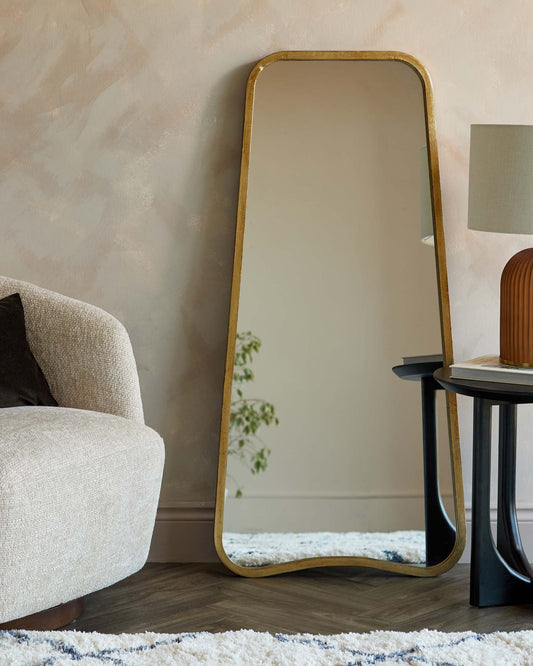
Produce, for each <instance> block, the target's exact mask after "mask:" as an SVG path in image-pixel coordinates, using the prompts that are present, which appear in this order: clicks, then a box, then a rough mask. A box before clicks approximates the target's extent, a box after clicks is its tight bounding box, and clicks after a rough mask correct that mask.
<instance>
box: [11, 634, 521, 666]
mask: <svg viewBox="0 0 533 666" xmlns="http://www.w3.org/2000/svg"><path fill="white" fill-rule="evenodd" d="M0 664H2V666H4V665H6V666H7V665H9V666H22V665H24V666H37V665H39V666H61V665H65V664H71V665H73V666H99V665H102V664H110V665H113V666H137V665H138V664H147V665H148V664H153V665H154V666H155V665H158V666H159V665H162V664H179V665H180V666H182V665H183V666H200V665H201V666H217V665H226V664H227V665H228V666H231V665H234V666H237V665H238V666H260V665H265V666H266V665H268V666H312V665H317V666H334V665H335V666H367V665H371V664H380V665H381V666H391V665H392V664H416V665H417V666H420V665H423V664H431V665H432V666H469V665H476V666H531V665H533V631H519V632H514V633H503V632H498V633H493V634H476V633H472V632H465V633H441V632H437V631H428V630H427V629H425V630H424V631H418V632H412V633H398V632H391V631H375V632H372V633H369V634H337V635H334V636H320V635H313V634H293V635H288V634H275V635H272V634H269V633H257V632H255V631H250V630H246V629H242V630H240V631H227V632H224V633H217V634H211V633H207V632H200V633H193V634H152V633H145V634H120V635H114V634H97V633H81V632H76V631H62V632H61V631H55V632H37V631H18V630H17V631H3V632H0Z"/></svg>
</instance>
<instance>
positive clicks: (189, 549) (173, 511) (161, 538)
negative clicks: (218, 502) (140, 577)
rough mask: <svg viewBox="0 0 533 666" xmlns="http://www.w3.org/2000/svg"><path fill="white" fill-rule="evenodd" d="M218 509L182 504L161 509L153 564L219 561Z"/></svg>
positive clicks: (203, 504) (205, 504) (151, 557)
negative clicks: (215, 536) (216, 539)
mask: <svg viewBox="0 0 533 666" xmlns="http://www.w3.org/2000/svg"><path fill="white" fill-rule="evenodd" d="M214 521H215V507H214V504H213V503H210V502H180V503H176V504H174V505H173V506H161V507H159V509H158V510H157V515H156V520H155V528H154V535H153V537H152V545H151V546H150V552H149V554H148V561H149V562H180V563H184V562H218V561H219V559H218V556H217V553H216V550H215V546H214V543H213V526H214Z"/></svg>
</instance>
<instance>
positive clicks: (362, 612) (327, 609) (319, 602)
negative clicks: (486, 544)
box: [69, 564, 533, 634]
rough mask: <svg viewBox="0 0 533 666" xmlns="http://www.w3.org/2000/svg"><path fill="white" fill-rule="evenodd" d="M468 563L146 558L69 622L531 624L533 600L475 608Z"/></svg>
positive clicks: (403, 627)
mask: <svg viewBox="0 0 533 666" xmlns="http://www.w3.org/2000/svg"><path fill="white" fill-rule="evenodd" d="M468 595H469V567H468V565H459V566H457V567H455V568H454V569H453V570H452V571H449V572H448V573H446V574H444V575H443V576H440V577H438V578H411V577H407V576H399V575H395V574H389V573H385V572H379V571H373V570H371V569H360V568H328V569H314V570H310V571H299V572H294V573H291V574H285V575H282V576H274V577H271V578H240V577H238V576H235V575H234V574H232V573H230V572H229V571H227V570H226V569H225V568H224V567H223V566H222V565H216V564H148V565H146V566H145V568H144V569H143V570H142V571H140V572H139V573H137V574H135V575H134V576H131V577H130V578H128V579H126V580H125V581H122V582H120V583H117V584H116V585H113V586H112V587H109V588H106V589H104V590H101V591H99V592H95V593H94V594H91V595H89V596H88V597H86V601H85V612H84V614H83V616H82V617H81V618H80V619H79V620H78V621H77V622H76V623H74V624H73V625H71V626H70V627H69V629H76V630H78V631H99V632H104V633H121V632H140V631H157V632H164V633H176V632H187V631H228V630H236V629H243V628H246V629H255V630H256V631H271V632H285V633H294V632H311V633H323V634H331V633H339V632H347V631H355V632H364V631H372V630H376V629H384V630H392V631H414V630H419V629H423V628H426V627H427V628H429V629H438V630H441V631H466V630H473V631H479V632H489V631H515V630H520V629H533V605H524V606H503V607H498V608H484V609H479V608H472V607H471V606H470V605H469V603H468Z"/></svg>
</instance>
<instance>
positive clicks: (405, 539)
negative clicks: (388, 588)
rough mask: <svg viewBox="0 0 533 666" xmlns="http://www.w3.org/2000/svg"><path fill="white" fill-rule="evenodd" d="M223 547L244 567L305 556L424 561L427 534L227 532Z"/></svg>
mask: <svg viewBox="0 0 533 666" xmlns="http://www.w3.org/2000/svg"><path fill="white" fill-rule="evenodd" d="M222 542H223V544H224V550H225V551H226V553H227V555H228V557H229V559H230V560H231V561H232V562H235V563H236V564H240V565H241V566H243V567H258V566H266V565H267V564H279V563H280V562H291V561H292V560H303V559H305V558H306V557H338V556H349V557H371V558H373V559H378V560H389V561H390V562H408V563H410V564H423V563H424V562H425V561H426V534H425V532H423V531H422V532H420V531H414V530H411V531H405V530H404V531H402V532H302V533H297V532H279V533H278V532H259V533H257V534H250V533H240V532H224V534H223V536H222Z"/></svg>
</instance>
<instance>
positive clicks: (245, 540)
mask: <svg viewBox="0 0 533 666" xmlns="http://www.w3.org/2000/svg"><path fill="white" fill-rule="evenodd" d="M426 144H427V128H426V115H425V106H424V89H423V86H422V81H421V79H420V77H419V75H418V74H417V72H416V71H415V70H414V69H413V68H412V67H410V66H409V65H408V64H406V63H405V62H398V61H393V60H382V61H369V60H357V59H355V60H280V61H278V62H273V63H272V64H270V65H269V66H268V67H266V68H265V69H263V70H262V71H261V73H260V75H259V76H258V78H257V82H256V85H255V96H254V105H253V116H252V125H251V145H250V155H249V173H248V184H247V199H246V209H245V225H244V237H243V244H242V271H241V279H240V297H239V301H238V303H239V304H238V319H237V325H236V330H237V336H236V337H237V340H236V356H235V361H236V364H235V367H234V382H233V386H232V393H231V410H230V411H231V415H230V417H229V448H228V458H227V474H226V475H225V493H224V495H225V500H224V507H223V511H219V515H222V513H223V526H222V543H223V548H224V551H225V554H226V556H227V557H228V558H229V560H230V561H232V562H233V563H234V564H236V565H238V566H239V567H258V566H259V567H263V566H269V565H277V564H281V563H286V562H293V561H297V560H303V559H307V558H330V557H352V558H353V557H360V558H370V559H374V560H383V561H388V562H397V563H403V564H406V563H407V564H412V565H417V566H423V565H425V564H426V535H425V529H424V526H425V522H424V520H425V514H424V469H423V451H422V408H421V401H420V385H419V384H418V383H416V382H410V381H409V382H406V381H402V380H401V379H399V378H398V377H397V376H395V375H394V374H393V372H392V367H393V366H395V365H398V363H401V359H402V357H409V356H420V355H425V354H435V353H440V352H441V350H442V347H441V328H440V319H439V299H438V286H437V275H436V269H435V255H434V248H433V247H432V246H431V241H430V243H429V244H428V242H427V241H428V236H432V224H433V220H432V216H431V192H430V191H429V186H430V179H429V168H428V153H427V149H426ZM421 155H422V156H423V157H422V159H421ZM241 197H242V192H241ZM428 204H429V207H428ZM428 218H429V225H430V231H429V232H428V230H427V227H428ZM423 240H425V241H426V242H422V241H423ZM232 307H233V305H232ZM438 403H439V404H438V455H439V483H440V491H441V496H442V500H443V503H444V505H445V507H446V511H447V513H448V515H449V516H451V517H453V516H454V503H453V492H454V488H453V477H452V466H451V460H450V447H449V437H448V425H447V420H446V404H445V399H444V395H443V393H442V392H439V399H438ZM219 490H220V489H219ZM218 500H219V502H220V492H219V497H218ZM337 563H338V562H337ZM432 564H433V563H432Z"/></svg>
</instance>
